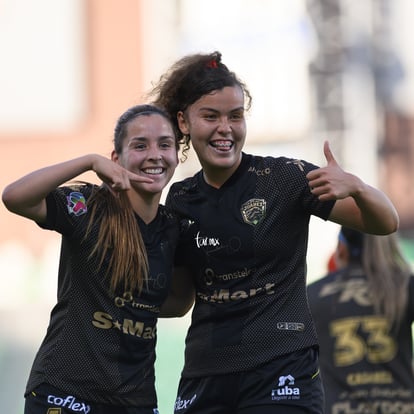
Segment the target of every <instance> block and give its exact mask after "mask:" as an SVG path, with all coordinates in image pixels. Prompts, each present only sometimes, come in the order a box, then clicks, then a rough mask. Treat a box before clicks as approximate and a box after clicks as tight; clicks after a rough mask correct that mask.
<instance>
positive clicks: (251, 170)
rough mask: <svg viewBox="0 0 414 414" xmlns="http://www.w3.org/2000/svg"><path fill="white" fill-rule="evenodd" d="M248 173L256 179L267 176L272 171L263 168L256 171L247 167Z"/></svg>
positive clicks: (254, 168)
mask: <svg viewBox="0 0 414 414" xmlns="http://www.w3.org/2000/svg"><path fill="white" fill-rule="evenodd" d="M248 171H249V172H252V173H254V174H256V175H257V176H258V177H260V176H264V175H269V174H270V173H271V171H272V169H271V168H269V167H268V168H264V169H263V170H256V167H249V169H248Z"/></svg>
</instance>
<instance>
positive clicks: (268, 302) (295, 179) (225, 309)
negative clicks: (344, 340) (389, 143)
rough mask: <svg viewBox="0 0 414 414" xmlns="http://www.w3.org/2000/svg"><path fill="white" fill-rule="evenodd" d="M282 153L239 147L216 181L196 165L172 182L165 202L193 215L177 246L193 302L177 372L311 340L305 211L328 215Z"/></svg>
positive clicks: (253, 360)
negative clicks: (235, 160) (234, 165)
mask: <svg viewBox="0 0 414 414" xmlns="http://www.w3.org/2000/svg"><path fill="white" fill-rule="evenodd" d="M314 168H317V167H316V166H314V165H312V164H309V163H307V162H305V161H301V160H294V159H288V158H284V157H280V158H274V157H260V156H253V155H246V154H243V155H242V162H241V164H240V166H239V167H238V169H237V170H236V171H235V173H234V174H233V175H232V176H231V177H230V178H229V179H228V181H226V183H225V184H224V185H223V186H222V187H221V188H220V189H216V188H213V187H211V186H209V185H208V184H206V182H205V181H204V179H203V174H202V172H201V171H200V172H198V173H197V174H196V175H194V176H193V177H191V178H188V179H186V180H184V181H182V182H179V183H175V184H173V185H172V186H171V188H170V191H169V194H168V197H167V203H166V204H167V206H168V207H170V208H172V209H173V210H175V211H176V212H177V213H178V214H180V215H182V216H184V217H189V218H190V220H192V224H191V225H190V226H189V228H188V230H187V232H186V234H185V237H183V238H182V239H181V242H180V245H179V248H178V249H177V257H176V260H177V263H178V264H179V265H183V264H185V265H188V266H190V268H191V269H192V271H193V274H194V277H195V285H196V303H195V306H194V309H193V313H192V322H191V326H190V328H189V331H188V334H187V338H186V349H185V366H184V370H183V376H184V377H197V376H204V375H214V374H221V373H230V372H238V371H242V370H246V369H251V368H254V367H256V366H258V365H260V364H263V363H265V362H267V361H270V360H272V359H274V358H275V357H277V356H280V355H283V354H288V353H291V352H294V351H296V350H298V349H302V348H306V347H310V346H313V345H315V344H316V334H315V329H314V326H313V323H312V320H311V316H310V311H309V309H308V305H307V299H306V250H307V243H308V225H309V220H310V216H311V215H312V214H314V215H316V216H319V217H321V218H323V219H327V218H328V216H329V213H330V211H331V209H332V207H333V204H334V202H324V203H323V202H320V201H319V200H318V198H317V197H314V196H313V195H312V194H311V192H310V189H309V185H308V181H307V179H306V177H305V176H306V174H307V172H309V171H310V170H312V169H314Z"/></svg>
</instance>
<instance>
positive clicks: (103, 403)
mask: <svg viewBox="0 0 414 414" xmlns="http://www.w3.org/2000/svg"><path fill="white" fill-rule="evenodd" d="M177 152H178V140H177V138H176V135H175V133H174V129H173V126H172V124H171V122H170V120H169V116H168V115H167V114H166V113H165V112H163V111H162V110H160V109H158V108H156V107H154V106H151V105H138V106H134V107H132V108H130V109H128V110H127V111H126V112H125V113H124V114H123V115H122V116H121V117H120V118H119V120H118V123H117V125H116V127H115V134H114V150H113V151H112V159H108V158H105V157H102V156H100V155H97V154H87V155H84V156H81V157H79V158H75V159H71V160H69V161H65V162H62V163H60V164H56V165H51V166H48V167H45V168H42V169H40V170H36V171H34V172H32V173H30V174H28V175H26V176H24V177H22V178H20V179H19V180H17V181H15V182H13V183H11V184H9V185H8V186H7V187H6V188H5V189H4V191H3V195H2V199H3V202H4V204H5V206H6V207H7V208H8V209H9V210H10V211H11V212H13V213H15V214H19V215H21V216H23V217H26V218H29V219H31V220H34V221H35V222H36V223H37V224H38V225H39V226H40V227H41V228H43V229H47V230H54V231H56V232H58V233H60V234H61V237H62V244H61V255H60V264H59V278H58V301H57V303H56V306H55V307H54V308H53V310H52V315H51V319H50V322H49V328H48V331H47V335H46V337H45V339H44V341H43V343H42V345H41V346H40V349H39V351H38V353H37V356H36V358H35V361H34V363H33V367H32V371H31V373H30V377H29V380H28V383H27V387H26V393H25V397H26V405H25V413H26V414H29V413H30V414H40V413H44V412H46V411H48V410H49V411H51V410H52V409H53V408H59V407H69V406H72V407H73V406H75V405H76V406H77V407H85V410H86V408H87V410H88V411H91V412H94V413H96V414H111V413H113V414H115V413H116V414H136V413H137V412H139V413H140V414H153V413H154V412H156V410H157V396H156V390H155V376H154V361H155V344H156V325H157V318H158V314H159V312H160V307H161V305H162V303H163V302H164V300H165V299H166V297H167V293H168V290H169V287H170V284H171V277H172V272H171V269H172V265H173V255H174V251H175V247H176V243H177V240H178V235H179V222H178V220H177V218H176V217H175V216H174V215H173V214H171V213H170V212H168V211H167V209H166V208H165V207H164V206H162V205H160V204H159V201H160V197H161V192H162V190H163V189H164V187H165V186H166V185H167V183H168V182H169V181H170V179H171V177H172V176H173V174H174V170H175V168H176V166H177V164H178V158H177ZM85 171H93V172H94V173H95V174H96V175H97V176H98V177H99V178H100V179H101V180H102V181H103V183H102V185H100V186H97V185H94V184H90V183H84V182H81V183H77V184H73V185H69V184H66V185H64V183H66V182H67V181H69V180H73V179H74V178H76V177H77V176H79V175H80V174H82V173H84V172H85ZM97 344H99V346H97ZM125 355H128V357H127V358H125V357H124V356H125ZM79 384H81V385H79ZM51 396H52V397H51Z"/></svg>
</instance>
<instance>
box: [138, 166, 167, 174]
mask: <svg viewBox="0 0 414 414" xmlns="http://www.w3.org/2000/svg"><path fill="white" fill-rule="evenodd" d="M141 171H142V172H143V173H145V174H148V175H160V174H162V173H163V172H164V168H161V167H157V168H144V169H142V170H141Z"/></svg>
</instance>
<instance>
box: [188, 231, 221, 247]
mask: <svg viewBox="0 0 414 414" xmlns="http://www.w3.org/2000/svg"><path fill="white" fill-rule="evenodd" d="M194 240H195V242H196V246H197V248H198V249H201V248H202V247H217V246H220V240H219V239H217V238H215V237H208V236H200V232H197V235H196V236H195V238H194Z"/></svg>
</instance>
